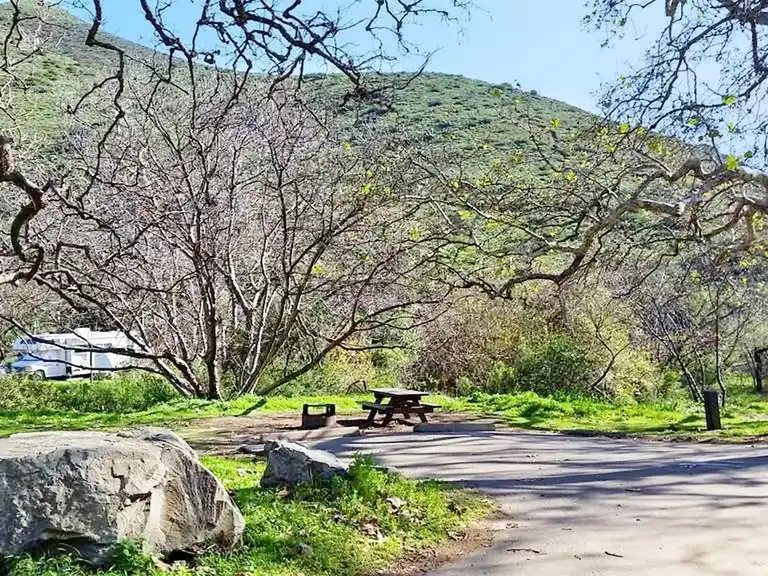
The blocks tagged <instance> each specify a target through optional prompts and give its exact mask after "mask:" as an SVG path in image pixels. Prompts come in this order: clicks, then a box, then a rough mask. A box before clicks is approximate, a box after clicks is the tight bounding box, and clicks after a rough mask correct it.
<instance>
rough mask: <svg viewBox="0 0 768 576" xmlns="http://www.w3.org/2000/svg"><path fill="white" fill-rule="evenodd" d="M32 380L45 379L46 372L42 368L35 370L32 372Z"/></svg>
mask: <svg viewBox="0 0 768 576" xmlns="http://www.w3.org/2000/svg"><path fill="white" fill-rule="evenodd" d="M32 380H45V372H43V371H42V370H35V371H34V372H32Z"/></svg>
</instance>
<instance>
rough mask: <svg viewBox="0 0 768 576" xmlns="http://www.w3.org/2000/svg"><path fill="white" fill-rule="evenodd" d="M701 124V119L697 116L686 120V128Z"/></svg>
mask: <svg viewBox="0 0 768 576" xmlns="http://www.w3.org/2000/svg"><path fill="white" fill-rule="evenodd" d="M700 122H701V119H700V118H699V117H698V116H694V117H693V118H691V119H690V120H688V126H698V125H699V123H700Z"/></svg>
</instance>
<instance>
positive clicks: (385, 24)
mask: <svg viewBox="0 0 768 576" xmlns="http://www.w3.org/2000/svg"><path fill="white" fill-rule="evenodd" d="M132 4H133V5H134V6H135V10H136V11H138V13H139V14H141V15H142V16H143V18H144V21H145V23H146V24H147V25H148V26H149V28H150V29H151V30H152V33H153V36H154V40H155V43H156V47H157V48H158V52H155V53H152V52H144V53H140V52H136V51H135V50H131V49H130V48H126V46H125V44H124V43H121V42H119V41H117V40H116V39H115V38H113V37H110V36H108V35H106V34H105V33H104V31H103V23H104V19H105V11H104V6H103V2H102V0H60V1H58V2H55V3H54V6H52V5H50V4H47V3H45V2H38V3H36V4H35V5H34V7H33V6H32V5H31V4H29V3H24V2H21V1H20V0H10V2H9V5H8V7H7V9H8V10H9V11H10V26H9V28H8V30H6V31H5V35H4V37H3V46H2V57H1V58H0V85H1V86H2V87H3V91H2V94H3V97H2V98H0V113H2V114H3V115H4V116H5V117H6V119H7V120H8V121H9V123H8V124H6V125H9V126H12V129H10V130H8V131H4V132H3V134H2V135H0V183H8V184H10V185H11V186H12V190H14V191H13V192H9V191H8V188H7V187H4V197H3V200H4V204H6V205H7V206H9V207H10V206H16V208H15V217H14V218H13V219H12V222H11V224H10V225H9V227H8V230H7V232H6V234H7V237H6V238H7V240H4V244H5V243H7V245H8V246H7V247H6V246H5V245H0V250H2V252H0V257H3V258H4V259H5V262H4V270H3V271H2V272H0V281H2V282H3V283H17V282H19V281H23V280H28V279H30V278H31V277H33V276H34V275H35V273H36V272H37V271H38V269H39V266H40V264H41V262H42V258H43V254H42V252H41V247H40V246H39V245H35V244H33V243H28V242H27V241H26V233H25V231H26V228H27V226H28V224H29V222H30V221H31V220H32V219H33V218H35V217H36V216H37V215H38V214H39V213H40V211H41V210H42V209H43V207H44V206H45V204H46V202H47V197H48V194H49V193H50V192H52V190H53V188H54V187H56V185H57V184H58V185H62V186H66V184H67V183H66V179H62V178H61V174H60V173H58V172H60V171H54V170H52V169H51V170H48V169H44V170H39V169H38V166H40V165H43V164H44V162H41V160H42V159H41V158H39V157H38V158H34V155H33V154H30V149H31V148H32V146H31V145H32V143H33V142H34V136H35V135H33V134H30V133H29V131H28V130H27V127H26V126H24V122H23V119H20V118H17V117H16V115H15V111H14V108H13V106H12V102H9V101H8V98H9V97H11V96H12V95H16V96H19V95H23V94H24V93H25V91H26V90H27V89H28V86H27V84H26V83H25V74H26V73H27V72H28V71H29V70H30V68H33V67H34V65H35V62H36V61H37V59H38V58H39V57H40V56H41V54H43V53H44V52H45V50H47V49H48V48H50V47H55V46H56V45H57V44H58V43H60V42H62V41H64V40H66V41H71V40H72V39H71V38H67V33H68V29H67V26H66V25H65V24H64V21H65V20H66V19H64V18H61V17H60V16H61V14H60V12H57V10H59V9H60V8H63V9H67V10H71V11H74V12H76V13H77V14H79V15H81V16H85V17H86V18H87V20H88V29H87V33H86V34H85V36H84V37H83V38H77V39H76V41H79V42H82V44H83V49H85V50H90V51H91V52H92V54H93V59H94V61H96V62H99V63H100V64H102V65H103V69H104V73H103V76H102V77H101V78H99V79H97V81H96V82H94V83H93V84H92V85H91V86H90V87H85V88H84V89H83V90H82V91H81V93H79V94H71V95H67V96H68V99H69V102H67V105H66V109H67V111H68V114H69V115H70V117H71V122H72V123H80V124H82V125H85V126H92V125H93V121H92V120H93V118H94V117H98V118H99V119H100V120H99V122H98V125H99V133H98V134H96V135H95V137H96V138H97V142H98V143H99V148H98V153H101V152H103V147H104V146H105V145H106V143H107V140H108V139H109V137H110V135H111V134H112V133H113V132H115V131H117V130H120V129H122V128H123V126H122V124H123V123H124V122H125V121H126V117H127V115H128V114H129V113H136V112H138V113H141V106H134V105H133V104H131V105H128V104H127V103H126V102H125V98H126V95H127V94H128V93H129V92H132V89H131V87H130V78H129V77H130V76H131V74H134V73H135V72H136V71H141V72H142V73H143V74H144V76H145V78H144V81H145V82H146V83H147V85H149V86H150V87H151V88H150V89H149V90H146V91H145V93H144V94H143V96H144V97H145V98H147V100H146V102H145V104H146V105H147V106H150V105H151V103H152V100H153V99H154V98H155V97H157V94H158V89H159V88H160V87H161V86H175V87H177V88H181V89H182V91H184V92H187V93H188V94H189V95H190V96H191V98H192V100H193V101H195V102H198V101H199V96H200V95H199V94H198V78H201V79H204V78H205V77H207V76H210V75H211V73H212V72H211V70H212V68H211V67H212V66H216V67H218V68H219V69H222V70H228V71H229V74H228V75H227V76H226V82H227V89H228V92H229V101H230V105H231V104H233V103H234V102H236V101H237V100H238V98H239V97H240V94H241V92H242V90H243V89H244V87H245V86H246V85H248V83H249V82H251V80H252V79H253V78H255V77H256V74H257V73H258V74H264V75H265V76H260V78H267V79H268V82H270V83H271V85H272V86H273V87H275V86H277V85H278V84H280V83H282V82H284V81H287V80H289V79H290V83H292V84H293V85H294V86H300V83H301V78H302V76H303V74H304V72H305V70H306V69H307V68H309V69H311V70H317V69H321V70H327V71H331V72H338V73H341V74H343V75H344V76H346V77H347V78H348V79H349V80H350V81H351V88H350V90H349V92H348V96H347V97H348V98H352V99H361V98H366V97H368V96H369V95H370V94H372V93H374V92H380V91H381V90H383V89H385V88H386V87H387V86H386V85H382V84H379V85H376V83H375V82H373V83H372V82H371V79H372V78H374V77H375V76H371V75H370V73H372V72H375V71H377V70H378V69H379V68H380V67H381V66H382V65H383V64H385V63H387V62H389V61H391V60H392V59H393V58H394V57H395V56H396V55H397V54H400V53H403V52H418V46H417V44H416V43H413V42H411V41H410V40H409V29H410V26H411V25H412V24H413V23H415V22H418V21H423V20H424V19H429V18H438V19H442V20H447V21H453V22H456V21H457V19H458V18H460V17H461V16H462V15H465V14H466V13H467V10H468V8H469V2H467V1H465V0H415V1H409V2H400V1H394V0H376V1H373V0H355V1H353V2H351V3H342V4H340V5H339V6H338V7H336V8H333V7H332V6H329V7H326V9H318V8H317V7H316V6H310V5H309V3H308V2H305V1H304V0H278V1H277V2H269V3H266V2H256V1H253V0H222V1H218V2H213V1H211V0H194V1H193V2H183V3H182V2H176V1H173V0H171V1H169V2H162V3H153V2H147V1H146V0H132ZM4 8H6V7H4ZM182 12H183V13H184V15H185V17H188V16H189V15H190V14H192V13H194V14H195V15H196V17H195V18H194V19H192V22H193V25H192V26H191V29H189V30H185V31H183V32H180V31H178V30H177V29H176V26H174V23H173V22H174V20H175V18H176V17H177V16H178V15H179V14H181V13H182ZM361 34H362V35H363V36H361ZM361 37H365V38H366V39H367V40H366V41H364V42H362V43H361V42H360V41H359V40H360V38H361ZM355 39H356V41H353V40H355ZM427 56H428V55H427V54H424V57H427ZM134 97H135V93H134V94H132V95H131V96H130V98H134ZM4 124H5V123H4ZM193 128H194V127H193ZM14 132H15V134H14ZM22 135H23V136H24V138H23V139H21V138H19V136H22ZM14 136H16V138H14ZM20 140H21V141H20ZM20 158H29V160H30V161H28V162H22V161H20ZM89 191H90V186H89V185H86V187H85V189H84V190H83V191H81V193H80V194H81V195H82V196H85V195H87V193H88V192H89ZM55 195H56V194H55ZM6 200H7V201H6ZM19 204H21V206H19Z"/></svg>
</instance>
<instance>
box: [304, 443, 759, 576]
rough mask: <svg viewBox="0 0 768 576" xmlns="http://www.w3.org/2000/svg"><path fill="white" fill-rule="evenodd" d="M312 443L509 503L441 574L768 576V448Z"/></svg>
mask: <svg viewBox="0 0 768 576" xmlns="http://www.w3.org/2000/svg"><path fill="white" fill-rule="evenodd" d="M313 446H314V447H316V448H322V449H324V450H330V451H332V452H334V453H336V454H337V455H339V456H342V457H350V456H352V455H354V454H355V453H357V452H365V453H371V454H374V455H375V456H376V457H377V459H378V460H379V461H380V462H382V463H383V464H386V465H389V466H394V467H396V468H398V469H399V470H400V471H401V472H403V473H404V474H406V475H408V476H411V477H415V478H439V479H443V480H448V481H458V482H462V483H464V484H466V485H469V486H472V487H476V488H479V489H481V490H484V491H486V492H488V493H490V494H492V495H493V496H494V497H496V498H497V499H498V501H499V503H500V505H501V507H502V510H503V512H504V513H505V515H506V516H507V517H508V518H507V520H506V521H505V529H504V530H502V531H501V532H499V534H498V537H497V538H496V541H495V543H494V544H493V545H492V546H491V547H489V548H486V549H483V550H482V551H481V552H479V553H476V554H473V555H471V556H468V557H467V558H465V559H463V560H462V561H460V562H458V563H454V564H450V565H447V566H444V567H442V568H441V569H439V570H437V571H436V572H433V573H431V575H432V576H477V575H491V576H502V575H504V576H507V575H510V576H584V575H590V576H592V575H601V576H602V575H611V576H613V575H617V576H623V575H629V574H632V575H646V574H647V575H653V576H658V575H666V574H669V575H675V576H693V575H695V576H751V575H756V576H758V575H759V576H768V537H767V536H768V445H760V444H758V445H755V446H746V445H708V444H688V443H672V442H668V443H667V442H654V441H641V440H617V439H608V438H595V437H577V436H567V435H558V434H547V433H533V432H517V431H503V432H488V433H467V434H412V433H409V434H389V435H387V434H382V435H372V436H349V437H342V438H334V439H328V440H319V441H316V442H314V443H313Z"/></svg>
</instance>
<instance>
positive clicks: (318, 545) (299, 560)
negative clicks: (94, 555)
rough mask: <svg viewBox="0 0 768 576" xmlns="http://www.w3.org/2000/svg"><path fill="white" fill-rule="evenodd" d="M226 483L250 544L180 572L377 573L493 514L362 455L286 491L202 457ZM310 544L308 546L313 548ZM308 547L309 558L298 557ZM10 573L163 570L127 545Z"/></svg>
mask: <svg viewBox="0 0 768 576" xmlns="http://www.w3.org/2000/svg"><path fill="white" fill-rule="evenodd" d="M203 461H204V464H205V465H206V466H208V467H209V468H210V469H211V470H212V471H213V472H214V473H215V474H216V475H217V476H218V477H219V478H221V480H222V481H223V482H224V484H225V485H226V487H227V489H228V490H229V491H230V492H231V493H232V494H233V495H234V498H235V500H236V502H237V504H238V506H239V507H240V510H241V511H242V512H243V515H244V517H245V519H246V532H245V535H244V546H243V548H242V549H241V550H239V551H237V552H235V553H233V554H231V555H219V554H211V555H207V556H204V557H202V558H200V560H199V562H198V563H197V565H196V566H194V567H190V568H182V569H179V570H176V571H175V572H173V573H175V574H184V575H189V576H192V575H193V574H194V575H199V576H202V575H210V576H214V575H215V576H246V575H248V576H257V575H258V576H299V575H304V576H353V575H362V574H372V573H375V571H377V570H379V569H381V568H383V567H385V566H389V565H391V563H392V562H393V561H395V560H396V559H397V558H398V557H399V556H401V555H402V554H404V553H405V552H410V551H413V550H419V549H423V548H426V547H429V546H431V545H433V544H436V543H438V542H440V541H442V540H445V539H446V538H447V537H448V533H449V532H450V531H453V530H458V529H460V528H461V527H462V525H464V524H465V523H466V522H467V521H470V520H473V519H477V518H480V517H481V516H483V515H484V514H486V513H487V512H489V511H490V509H491V505H490V503H489V502H488V501H487V500H486V499H484V498H481V497H480V496H479V495H477V494H475V493H471V492H466V491H462V490H458V489H455V488H449V487H447V486H446V485H443V484H440V483H437V482H416V481H412V480H406V479H405V478H403V477H400V476H395V475H390V474H385V473H382V472H379V471H377V470H375V469H374V468H373V466H372V463H371V462H370V461H369V460H367V459H364V458H361V459H357V460H356V461H355V463H354V464H353V466H352V469H351V472H350V474H349V477H348V478H344V479H342V478H336V479H334V481H333V482H331V483H330V484H326V485H311V486H302V487H299V488H298V489H296V490H295V491H294V492H293V493H291V494H287V495H286V493H285V492H279V491H276V490H263V489H261V488H260V487H259V479H260V478H261V475H262V474H263V471H264V465H263V463H261V462H253V461H251V460H246V459H224V458H214V457H210V458H204V459H203ZM306 546H309V548H307V547H306ZM300 548H301V550H302V552H303V553H298V551H299V549H300ZM9 574H10V576H64V575H66V576H86V575H91V576H97V575H101V576H107V575H109V576H140V575H141V576H144V575H147V574H148V575H159V574H164V572H162V571H160V570H159V569H157V568H155V567H154V566H153V564H152V562H151V561H150V560H148V559H147V558H146V557H144V556H142V555H141V554H140V553H139V551H138V548H137V546H135V545H130V544H128V545H126V546H124V547H123V548H122V549H121V550H120V551H119V553H118V554H117V555H116V557H115V558H114V560H113V566H112V567H111V568H109V569H107V570H102V571H98V572H94V571H89V570H87V569H86V568H85V567H84V566H82V565H81V564H80V563H79V562H78V561H77V560H75V559H73V558H71V557H66V556H65V557H50V558H43V559H32V558H20V559H16V560H14V561H12V562H11V563H10V566H9Z"/></svg>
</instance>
